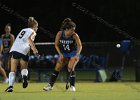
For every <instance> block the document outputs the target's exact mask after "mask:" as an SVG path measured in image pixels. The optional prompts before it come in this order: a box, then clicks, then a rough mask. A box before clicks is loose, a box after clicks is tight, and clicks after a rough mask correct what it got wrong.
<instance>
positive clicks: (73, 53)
mask: <svg viewBox="0 0 140 100" xmlns="http://www.w3.org/2000/svg"><path fill="white" fill-rule="evenodd" d="M62 54H63V57H64V58H71V57H74V56H75V55H76V54H77V51H73V52H70V53H62Z"/></svg>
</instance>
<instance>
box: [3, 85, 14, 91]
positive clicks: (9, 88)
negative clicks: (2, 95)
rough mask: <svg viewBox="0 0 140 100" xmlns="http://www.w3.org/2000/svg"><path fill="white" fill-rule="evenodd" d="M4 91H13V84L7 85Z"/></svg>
mask: <svg viewBox="0 0 140 100" xmlns="http://www.w3.org/2000/svg"><path fill="white" fill-rule="evenodd" d="M5 92H13V86H9V87H8V88H7V89H6V90H5Z"/></svg>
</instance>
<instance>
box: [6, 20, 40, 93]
mask: <svg viewBox="0 0 140 100" xmlns="http://www.w3.org/2000/svg"><path fill="white" fill-rule="evenodd" d="M37 29H38V22H37V21H36V20H35V19H34V18H33V17H29V19H28V28H25V29H22V30H21V31H20V33H19V34H18V35H17V37H16V39H15V41H14V43H13V45H12V47H11V50H10V54H11V72H10V73H9V87H8V88H7V89H6V90H5V91H6V92H12V91H13V86H14V82H15V73H16V70H17V65H18V61H19V62H20V67H21V75H22V79H23V88H26V87H27V86H28V69H27V67H28V58H29V56H28V52H29V50H30V47H31V49H32V50H33V53H34V54H38V50H37V49H36V47H35V44H34V42H33V41H34V39H35V36H36V32H37Z"/></svg>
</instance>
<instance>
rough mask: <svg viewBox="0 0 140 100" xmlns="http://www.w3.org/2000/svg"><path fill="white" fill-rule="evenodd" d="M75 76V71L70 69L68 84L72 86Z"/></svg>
mask: <svg viewBox="0 0 140 100" xmlns="http://www.w3.org/2000/svg"><path fill="white" fill-rule="evenodd" d="M75 76H76V74H75V71H72V72H71V75H70V85H72V86H75Z"/></svg>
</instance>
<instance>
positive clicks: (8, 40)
mask: <svg viewBox="0 0 140 100" xmlns="http://www.w3.org/2000/svg"><path fill="white" fill-rule="evenodd" d="M1 39H2V44H3V50H2V62H3V66H4V69H5V71H6V73H7V75H8V74H9V71H10V57H9V51H10V48H11V46H12V44H13V42H14V40H15V37H14V35H13V34H11V24H10V23H8V24H7V25H5V34H2V35H1Z"/></svg>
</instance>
